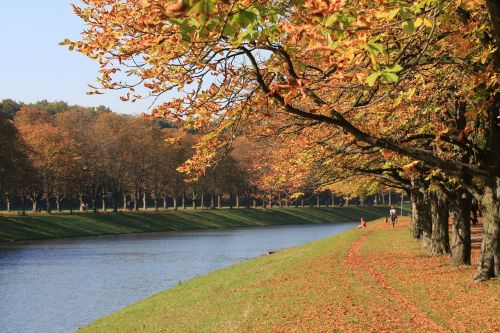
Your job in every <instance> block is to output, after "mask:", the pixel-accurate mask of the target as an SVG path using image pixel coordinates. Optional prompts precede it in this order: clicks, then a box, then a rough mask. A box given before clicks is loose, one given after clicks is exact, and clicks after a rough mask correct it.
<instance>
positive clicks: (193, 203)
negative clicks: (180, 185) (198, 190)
mask: <svg viewBox="0 0 500 333" xmlns="http://www.w3.org/2000/svg"><path fill="white" fill-rule="evenodd" d="M192 205H193V209H194V210H196V199H195V198H193V201H192Z"/></svg>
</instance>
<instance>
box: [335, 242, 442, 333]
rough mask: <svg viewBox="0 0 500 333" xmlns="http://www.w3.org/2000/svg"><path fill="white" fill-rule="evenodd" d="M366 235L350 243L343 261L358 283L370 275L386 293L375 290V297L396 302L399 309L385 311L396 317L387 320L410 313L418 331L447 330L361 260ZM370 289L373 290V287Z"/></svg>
mask: <svg viewBox="0 0 500 333" xmlns="http://www.w3.org/2000/svg"><path fill="white" fill-rule="evenodd" d="M368 235H369V233H367V235H364V236H362V237H361V238H360V239H358V240H357V241H356V242H354V243H353V244H352V246H351V248H350V249H349V250H348V252H347V254H346V258H345V261H346V264H347V265H348V266H349V267H351V268H352V269H353V270H354V271H355V274H356V277H357V279H359V283H365V281H366V277H367V276H368V277H371V278H372V279H374V280H375V281H376V282H377V284H378V286H379V287H380V288H381V289H383V290H385V291H386V293H381V292H380V290H379V291H378V292H377V291H376V292H375V294H376V295H377V297H379V298H380V299H382V300H383V301H394V302H396V303H397V304H398V309H399V310H400V311H397V312H391V313H387V316H388V317H393V316H397V317H398V318H387V320H400V319H401V318H399V317H400V316H401V315H402V313H406V314H408V313H410V314H411V321H412V324H415V325H418V326H415V330H416V329H417V328H418V330H420V331H427V332H448V330H446V329H445V328H443V327H442V326H440V325H438V324H437V323H436V322H434V321H433V320H432V319H431V318H430V317H429V316H428V315H427V314H425V313H424V312H422V311H421V310H420V309H418V308H417V307H416V306H415V305H414V304H413V303H411V302H410V301H409V300H408V299H407V298H406V297H405V296H403V295H402V294H401V293H399V292H398V291H397V290H396V289H394V287H393V286H391V284H390V283H389V282H388V281H387V280H386V279H385V278H384V276H383V275H382V274H381V273H380V272H378V271H377V270H375V269H374V268H373V267H372V266H371V265H370V264H368V263H366V262H364V261H363V260H362V257H361V253H360V249H361V247H362V246H363V243H364V241H365V240H366V238H367V237H368ZM371 291H372V292H373V289H372V290H371ZM398 312H399V313H398ZM408 328H409V327H408ZM412 331H413V330H412Z"/></svg>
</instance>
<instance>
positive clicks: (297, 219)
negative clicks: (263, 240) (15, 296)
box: [0, 207, 388, 242]
mask: <svg viewBox="0 0 500 333" xmlns="http://www.w3.org/2000/svg"><path fill="white" fill-rule="evenodd" d="M387 210H388V209H387V207H342V208H339V207H335V208H332V207H330V208H326V207H325V208H276V209H266V210H263V209H220V210H219V209H216V210H177V211H174V210H167V211H160V212H120V213H99V214H93V213H83V214H53V215H47V214H40V215H27V216H3V217H2V216H0V242H6V241H19V240H35V239H51V238H63V237H83V236H97V235H111V234H129V233H142V232H161V231H179V230H196V229H215V228H233V227H247V226H262V225H283V224H310V223H332V222H355V221H359V219H360V218H361V217H364V218H366V219H375V218H379V217H381V216H385V215H386V214H387Z"/></svg>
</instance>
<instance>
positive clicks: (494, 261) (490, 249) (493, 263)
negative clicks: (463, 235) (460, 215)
mask: <svg viewBox="0 0 500 333" xmlns="http://www.w3.org/2000/svg"><path fill="white" fill-rule="evenodd" d="M481 203H482V205H483V241H482V243H481V255H480V258H479V266H478V270H477V273H476V276H475V279H476V280H485V279H489V278H493V277H498V276H499V274H500V237H499V224H500V178H496V179H495V180H490V181H488V182H487V183H486V185H485V188H484V195H483V198H482V200H481Z"/></svg>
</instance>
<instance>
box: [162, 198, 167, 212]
mask: <svg viewBox="0 0 500 333" xmlns="http://www.w3.org/2000/svg"><path fill="white" fill-rule="evenodd" d="M162 199H163V209H167V197H166V196H163V198H162Z"/></svg>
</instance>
